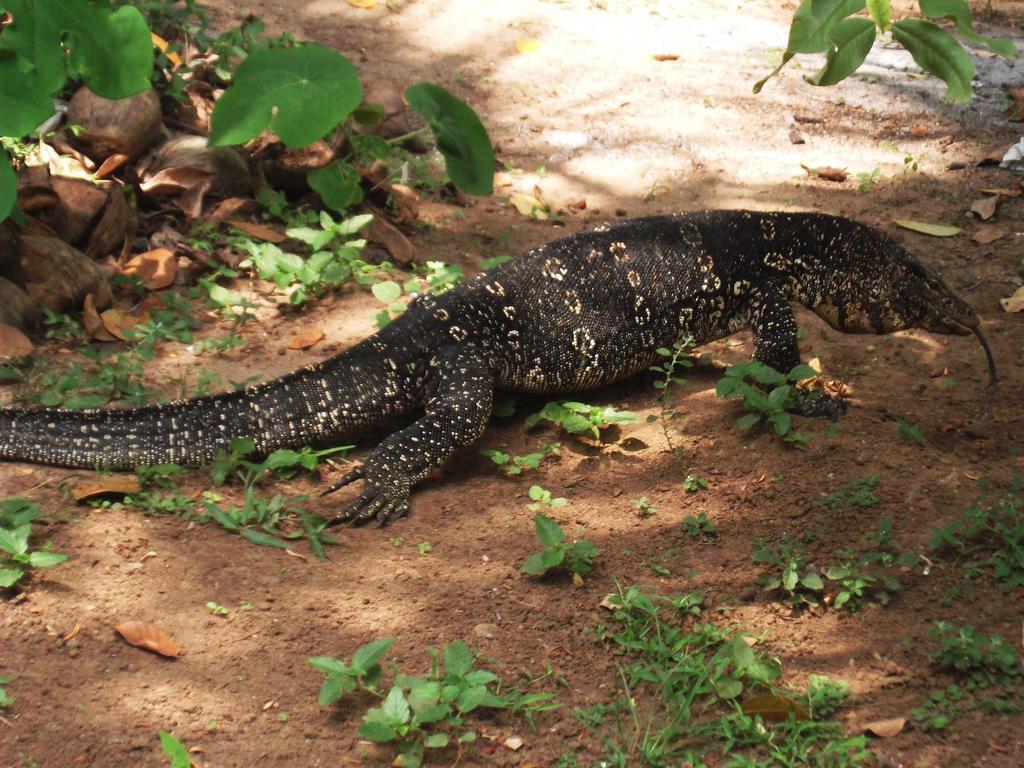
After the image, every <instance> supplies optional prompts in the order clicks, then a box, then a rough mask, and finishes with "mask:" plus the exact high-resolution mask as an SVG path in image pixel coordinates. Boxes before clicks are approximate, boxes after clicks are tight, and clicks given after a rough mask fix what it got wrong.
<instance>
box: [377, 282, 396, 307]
mask: <svg viewBox="0 0 1024 768" xmlns="http://www.w3.org/2000/svg"><path fill="white" fill-rule="evenodd" d="M370 291H371V292H372V293H373V295H374V296H375V297H376V298H377V301H379V302H381V303H382V304H390V303H391V302H393V301H395V300H397V299H398V297H399V296H401V295H402V286H400V285H399V284H398V283H396V282H395V281H394V280H381V281H380V282H379V283H374V284H373V286H372V287H371V288H370Z"/></svg>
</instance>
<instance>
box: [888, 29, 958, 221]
mask: <svg viewBox="0 0 1024 768" xmlns="http://www.w3.org/2000/svg"><path fill="white" fill-rule="evenodd" d="M898 23H899V22H897V24H898ZM892 223H893V224H895V225H896V226H898V227H903V228H904V229H911V230H913V231H914V232H920V233H921V234H922V235H931V236H932V237H954V236H955V235H958V234H960V228H959V227H952V226H950V225H948V224H929V223H927V222H924V221H913V220H911V219H893V220H892Z"/></svg>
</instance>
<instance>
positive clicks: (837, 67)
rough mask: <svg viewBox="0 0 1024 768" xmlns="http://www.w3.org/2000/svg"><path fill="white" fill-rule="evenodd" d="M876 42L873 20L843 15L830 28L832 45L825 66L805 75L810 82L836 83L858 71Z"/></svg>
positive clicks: (820, 83) (813, 83) (816, 83)
mask: <svg viewBox="0 0 1024 768" xmlns="http://www.w3.org/2000/svg"><path fill="white" fill-rule="evenodd" d="M874 42H875V22H873V21H872V20H871V19H843V20H842V21H841V22H839V23H838V24H837V25H836V26H835V28H834V29H833V30H832V45H831V47H830V48H829V49H828V54H827V55H826V57H825V66H824V67H822V68H821V69H820V70H818V71H817V72H815V73H814V74H813V75H806V76H805V77H804V80H806V81H807V82H808V83H810V84H811V85H835V84H836V83H838V82H839V81H841V80H845V79H846V78H847V77H849V76H850V75H852V74H853V73H854V72H856V71H857V67H859V66H860V65H861V64H863V63H864V59H866V58H867V56H868V53H869V52H870V51H871V46H872V45H874Z"/></svg>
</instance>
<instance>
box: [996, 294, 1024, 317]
mask: <svg viewBox="0 0 1024 768" xmlns="http://www.w3.org/2000/svg"><path fill="white" fill-rule="evenodd" d="M999 305H1000V306H1001V307H1002V308H1003V311H1004V312H1007V313H1010V314H1013V313H1014V312H1020V311H1021V310H1024V287H1022V288H1018V289H1017V290H1016V291H1014V292H1013V295H1011V296H1007V297H1006V298H1005V299H1000V300H999Z"/></svg>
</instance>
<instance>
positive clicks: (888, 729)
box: [861, 717, 907, 739]
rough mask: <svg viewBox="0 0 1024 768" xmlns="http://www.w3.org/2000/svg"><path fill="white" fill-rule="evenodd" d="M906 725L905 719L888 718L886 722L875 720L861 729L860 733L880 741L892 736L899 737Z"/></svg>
mask: <svg viewBox="0 0 1024 768" xmlns="http://www.w3.org/2000/svg"><path fill="white" fill-rule="evenodd" d="M906 724H907V719H906V718H905V717H890V718H889V719H888V720H875V721H874V722H873V723H867V724H866V725H864V726H863V727H862V728H861V732H863V733H870V734H871V735H872V736H878V737H879V738H881V739H891V738H892V737H893V736H897V735H899V734H900V733H901V732H902V731H903V728H904V726H905V725H906Z"/></svg>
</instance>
